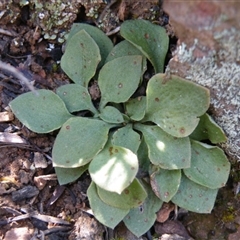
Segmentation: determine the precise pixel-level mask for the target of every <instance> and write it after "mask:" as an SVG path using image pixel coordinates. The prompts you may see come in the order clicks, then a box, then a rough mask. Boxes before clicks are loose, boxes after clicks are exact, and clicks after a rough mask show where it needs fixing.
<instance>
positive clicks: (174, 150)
mask: <svg viewBox="0 0 240 240" xmlns="http://www.w3.org/2000/svg"><path fill="white" fill-rule="evenodd" d="M134 128H135V129H137V130H139V131H141V132H142V133H143V136H144V140H145V142H146V144H147V146H148V156H149V159H150V161H151V162H152V163H153V164H154V165H157V166H159V167H161V168H163V169H169V170H170V169H171V170H174V169H182V168H189V167H190V164H191V161H190V160H191V148H190V140H189V138H188V137H186V138H175V137H173V136H172V135H170V134H168V133H166V132H164V131H163V130H162V129H161V128H159V127H158V126H151V125H144V124H135V125H134Z"/></svg>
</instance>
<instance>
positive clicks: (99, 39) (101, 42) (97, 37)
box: [67, 23, 113, 67]
mask: <svg viewBox="0 0 240 240" xmlns="http://www.w3.org/2000/svg"><path fill="white" fill-rule="evenodd" d="M82 29H84V30H85V31H86V32H87V33H88V34H89V35H90V36H91V37H92V38H93V39H94V41H95V42H96V44H97V45H98V47H99V49H100V54H101V59H102V60H101V62H100V63H99V65H98V67H101V66H102V65H103V63H104V62H105V59H106V57H107V56H108V54H109V53H110V51H111V50H112V48H113V43H112V41H111V39H110V38H109V37H108V36H107V35H106V34H105V33H104V32H103V31H101V30H100V29H99V28H97V27H94V26H91V25H89V24H85V23H74V24H73V26H72V28H71V31H70V33H69V35H68V39H67V44H68V42H69V41H70V39H71V38H72V37H73V36H74V35H75V34H76V33H78V32H79V31H81V30H82Z"/></svg>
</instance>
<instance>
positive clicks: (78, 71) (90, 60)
mask: <svg viewBox="0 0 240 240" xmlns="http://www.w3.org/2000/svg"><path fill="white" fill-rule="evenodd" d="M100 60H101V56H100V52H99V48H98V45H97V44H96V42H95V41H94V40H93V39H92V37H91V36H90V35H89V34H88V33H87V32H86V31H85V30H81V31H80V32H78V33H76V34H74V35H73V36H72V37H71V38H70V39H69V41H67V46H66V49H65V52H64V54H63V56H62V59H61V67H62V69H63V71H64V72H65V73H66V74H67V75H68V76H69V77H70V78H71V79H72V80H73V81H74V82H75V83H77V84H80V85H82V86H84V87H88V83H89V81H90V79H91V78H92V77H93V76H94V74H95V72H96V69H97V65H98V63H99V62H100Z"/></svg>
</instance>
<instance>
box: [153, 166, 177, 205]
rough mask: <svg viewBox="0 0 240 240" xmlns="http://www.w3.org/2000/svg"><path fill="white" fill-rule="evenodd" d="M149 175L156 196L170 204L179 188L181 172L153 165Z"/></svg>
mask: <svg viewBox="0 0 240 240" xmlns="http://www.w3.org/2000/svg"><path fill="white" fill-rule="evenodd" d="M149 174H150V183H151V186H152V189H153V191H154V193H155V194H156V196H157V197H159V198H160V199H161V200H162V201H164V202H169V201H170V200H171V199H172V197H173V196H174V195H175V194H176V192H177V190H178V188H179V185H180V181H181V170H165V169H160V168H158V167H157V166H154V165H151V167H150V169H149Z"/></svg>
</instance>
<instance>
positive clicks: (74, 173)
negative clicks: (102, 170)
mask: <svg viewBox="0 0 240 240" xmlns="http://www.w3.org/2000/svg"><path fill="white" fill-rule="evenodd" d="M87 169H88V164H86V165H84V166H82V167H77V168H60V167H55V172H56V174H57V179H58V182H59V184H60V185H64V184H67V183H71V182H74V181H75V180H77V179H78V178H79V177H81V176H82V174H83V173H84V172H85V171H86V170H87Z"/></svg>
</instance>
